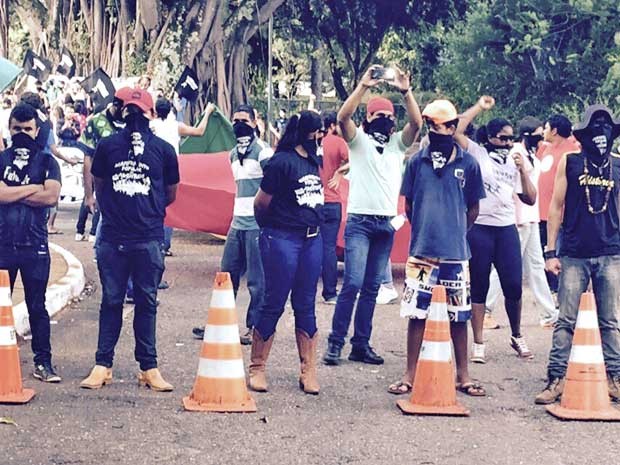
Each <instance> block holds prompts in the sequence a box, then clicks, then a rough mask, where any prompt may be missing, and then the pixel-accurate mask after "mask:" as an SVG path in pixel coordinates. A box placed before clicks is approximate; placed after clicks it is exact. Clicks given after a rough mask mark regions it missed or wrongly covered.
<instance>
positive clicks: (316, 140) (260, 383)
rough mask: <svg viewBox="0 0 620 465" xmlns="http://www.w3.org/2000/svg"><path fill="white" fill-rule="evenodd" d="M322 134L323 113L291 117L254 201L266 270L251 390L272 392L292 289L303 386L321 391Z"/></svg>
mask: <svg viewBox="0 0 620 465" xmlns="http://www.w3.org/2000/svg"><path fill="white" fill-rule="evenodd" d="M322 137H323V130H322V124H321V118H320V116H319V115H318V113H315V112H313V111H302V112H301V113H300V114H299V115H294V116H293V117H291V119H290V120H289V123H288V124H287V126H286V129H285V130H284V134H283V135H282V138H281V139H280V142H279V144H278V147H277V148H276V153H275V155H274V156H273V157H272V158H271V160H270V161H269V162H268V164H267V165H266V167H265V170H264V177H263V180H262V182H261V186H260V189H259V191H258V193H257V194H256V199H255V200H254V214H255V216H256V221H257V222H258V224H259V226H260V228H261V230H260V238H259V245H260V250H261V256H262V260H263V268H264V271H265V296H264V301H263V305H262V307H261V310H260V315H259V319H258V322H257V324H256V326H255V327H254V334H253V339H252V359H251V362H250V388H252V389H253V390H255V391H260V392H264V391H266V390H267V380H266V378H265V362H266V361H267V357H268V356H269V351H270V349H271V344H272V343H273V338H274V334H275V331H276V325H277V324H278V320H279V319H280V316H282V313H283V312H284V305H285V304H286V300H287V298H288V295H289V293H290V294H291V304H292V306H293V311H294V313H295V337H296V339H297V348H298V350H299V359H300V361H301V375H300V377H299V386H300V388H301V389H303V391H304V392H306V393H308V394H318V393H319V384H318V381H317V376H316V344H317V340H318V338H317V326H316V316H315V312H314V308H315V296H316V287H317V283H318V280H319V275H320V273H321V260H322V255H323V245H322V239H321V235H320V232H319V224H320V223H321V219H320V210H321V207H322V206H323V185H322V184H321V178H320V177H319V163H320V162H319V157H318V156H317V150H318V149H319V148H320V141H321V138H322Z"/></svg>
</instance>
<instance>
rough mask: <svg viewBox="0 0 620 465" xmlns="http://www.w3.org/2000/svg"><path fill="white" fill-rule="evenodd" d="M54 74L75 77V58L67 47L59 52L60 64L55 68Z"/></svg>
mask: <svg viewBox="0 0 620 465" xmlns="http://www.w3.org/2000/svg"><path fill="white" fill-rule="evenodd" d="M56 73H58V74H63V75H65V76H67V77H68V78H72V77H73V76H74V75H75V58H73V54H72V53H71V51H70V50H69V49H68V48H67V47H63V48H62V52H60V63H58V65H57V66H56Z"/></svg>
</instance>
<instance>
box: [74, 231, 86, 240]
mask: <svg viewBox="0 0 620 465" xmlns="http://www.w3.org/2000/svg"><path fill="white" fill-rule="evenodd" d="M83 240H84V234H80V233H76V234H75V241H76V242H80V241H83Z"/></svg>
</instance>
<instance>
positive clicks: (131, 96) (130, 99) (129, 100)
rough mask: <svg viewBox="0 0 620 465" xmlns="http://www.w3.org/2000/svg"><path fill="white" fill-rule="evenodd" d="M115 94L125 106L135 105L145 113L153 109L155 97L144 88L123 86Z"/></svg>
mask: <svg viewBox="0 0 620 465" xmlns="http://www.w3.org/2000/svg"><path fill="white" fill-rule="evenodd" d="M119 94H121V95H122V96H119ZM115 96H116V97H118V98H120V99H121V100H122V101H123V103H124V105H123V106H125V107H126V106H127V105H135V106H137V107H138V108H140V109H141V110H142V111H143V112H145V113H147V112H149V111H152V110H153V97H151V94H149V93H148V92H147V91H146V90H144V89H139V88H137V87H133V88H131V87H123V88H122V89H119V90H118V91H117V92H116V94H115Z"/></svg>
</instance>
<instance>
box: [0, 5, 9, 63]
mask: <svg viewBox="0 0 620 465" xmlns="http://www.w3.org/2000/svg"><path fill="white" fill-rule="evenodd" d="M0 56H2V57H5V58H8V57H9V0H0Z"/></svg>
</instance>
